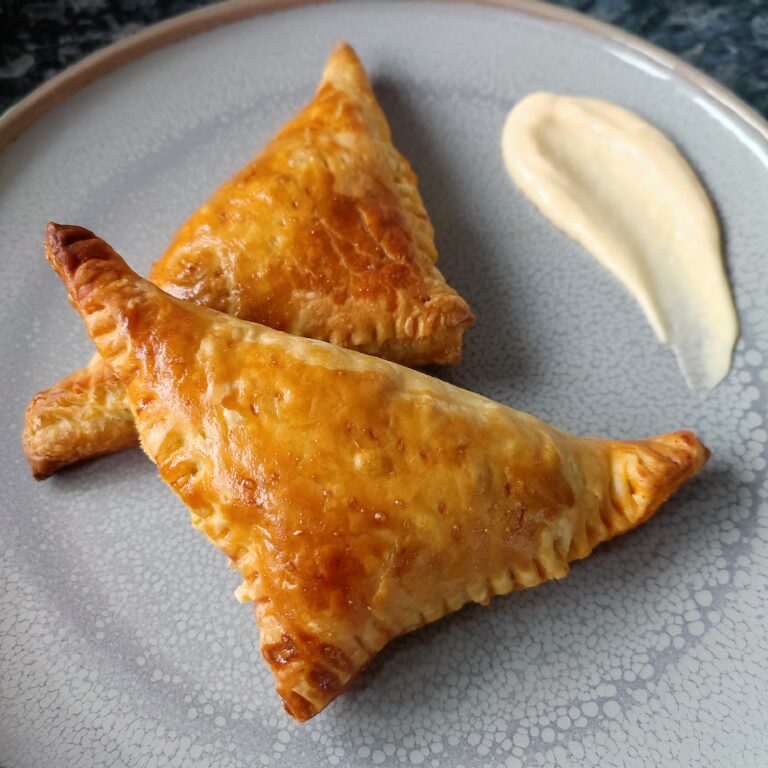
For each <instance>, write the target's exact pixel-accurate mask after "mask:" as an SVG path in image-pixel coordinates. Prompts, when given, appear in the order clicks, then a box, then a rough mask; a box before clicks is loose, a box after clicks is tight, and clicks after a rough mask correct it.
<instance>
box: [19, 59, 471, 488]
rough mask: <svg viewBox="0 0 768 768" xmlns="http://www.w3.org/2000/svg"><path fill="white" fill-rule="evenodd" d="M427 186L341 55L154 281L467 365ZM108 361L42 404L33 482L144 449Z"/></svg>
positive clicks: (312, 333) (374, 348)
mask: <svg viewBox="0 0 768 768" xmlns="http://www.w3.org/2000/svg"><path fill="white" fill-rule="evenodd" d="M436 258H437V254H436V251H435V245H434V232H433V230H432V225H431V223H430V221H429V217H428V215H427V212H426V210H425V208H424V204H423V202H422V199H421V196H420V195H419V192H418V188H417V180H416V175H415V174H414V172H413V170H412V169H411V167H410V165H409V164H408V162H407V161H406V160H405V158H404V157H403V156H402V155H401V154H400V153H399V152H398V151H397V150H396V149H395V147H394V145H393V144H392V140H391V134H390V130H389V126H388V124H387V121H386V118H385V116H384V113H383V112H382V111H381V108H380V107H379V105H378V103H377V101H376V98H375V96H374V93H373V90H372V88H371V85H370V82H369V81H368V77H367V75H366V73H365V70H364V69H363V66H362V64H361V63H360V61H359V60H358V58H357V56H356V55H355V53H354V51H353V50H352V49H351V48H350V47H349V46H347V45H339V46H337V48H336V49H335V51H334V52H333V54H332V55H331V57H330V59H329V61H328V63H327V65H326V67H325V70H324V72H323V76H322V79H321V81H320V85H319V87H318V90H317V93H316V94H315V97H314V98H313V99H312V101H311V102H310V103H309V104H308V105H307V106H306V107H305V108H304V109H303V110H302V111H301V112H299V113H298V115H296V117H294V118H293V119H292V120H291V121H290V122H289V123H287V124H286V125H285V126H284V127H283V128H282V129H281V130H280V132H279V133H278V134H277V135H276V136H275V137H274V138H273V139H272V141H271V142H270V143H269V144H268V145H267V146H266V147H265V148H264V149H263V150H262V151H261V152H260V153H259V154H258V155H257V156H256V157H255V158H254V159H253V160H252V161H251V162H250V163H249V164H248V165H246V166H245V167H244V168H243V169H242V170H241V171H240V172H239V173H237V174H236V175H235V176H234V177H233V178H232V179H230V180H229V181H228V182H226V183H225V184H224V185H223V186H222V187H221V188H220V189H219V190H218V191H217V192H216V193H215V194H214V195H213V197H211V199H210V200H209V201H208V202H207V203H206V204H205V205H203V206H202V207H201V208H200V209H199V210H197V211H196V212H195V213H194V214H193V215H192V216H191V217H190V219H189V220H188V221H187V222H186V223H185V224H184V225H183V226H182V227H181V229H180V230H179V232H178V233H177V235H176V237H175V238H174V240H173V242H172V243H171V245H170V247H169V248H168V250H167V251H166V252H165V254H164V255H163V257H162V258H161V259H160V260H159V261H158V262H157V263H156V264H155V266H154V267H153V268H152V271H151V272H150V276H149V277H150V280H151V281H152V282H154V283H155V284H156V285H158V286H159V287H160V288H162V289H163V290H164V291H166V292H168V293H170V294H172V295H174V296H177V297H179V298H183V299H187V300H189V301H193V302H195V303H198V304H203V305H205V306H209V307H212V308H214V309H218V310H221V311H222V312H227V313H229V314H231V315H235V316H237V317H241V318H244V319H247V320H252V321H254V322H258V323H263V324H265V325H269V326H271V327H273V328H277V329H280V330H285V331H288V332H290V333H294V334H298V335H301V336H309V337H312V338H317V339H322V340H325V341H330V342H333V343H335V344H341V345H343V346H345V347H349V348H351V349H356V350H359V351H361V352H367V353H369V354H373V355H378V356H381V357H385V358H387V359H390V360H394V361H396V362H400V363H403V364H405V365H424V364H428V363H455V362H458V360H459V359H460V357H461V343H462V334H463V332H464V330H465V328H466V327H467V326H468V325H470V324H471V323H472V322H473V320H474V317H473V315H472V312H471V310H470V309H469V307H468V306H467V303H466V302H465V301H464V300H463V299H462V298H461V296H459V295H458V293H456V291H454V290H453V289H452V288H451V287H450V286H448V285H447V284H446V282H445V280H444V278H443V276H442V275H441V274H440V272H439V271H438V269H437V267H436V266H435V260H436ZM132 421H133V420H132V418H131V416H130V412H129V408H128V405H127V402H126V400H125V394H124V390H123V387H122V385H121V383H120V381H119V379H118V378H117V377H115V376H113V375H112V374H111V372H110V371H109V369H108V367H107V366H106V365H105V364H104V363H103V361H99V360H95V361H93V362H92V363H91V364H90V365H89V366H88V368H86V369H83V370H82V371H78V372H75V373H74V374H71V375H70V376H68V377H67V378H65V379H64V380H62V381H61V382H59V383H58V384H57V385H55V386H54V387H52V388H50V389H48V390H44V391H43V392H40V393H39V394H38V395H36V396H35V398H34V399H33V401H32V402H31V403H30V405H29V408H28V410H27V414H26V417H25V427H24V434H23V443H24V447H25V451H26V454H27V457H28V459H29V462H30V466H31V468H32V471H33V474H34V475H35V476H36V477H38V478H43V477H47V476H48V475H50V474H51V473H52V472H54V471H56V470H57V469H58V468H59V467H61V466H65V465H67V464H71V463H73V462H76V461H81V460H83V459H85V458H88V457H90V456H96V455H100V454H103V453H109V452H111V451H114V450H119V449H121V448H124V447H126V446H128V445H132V444H135V441H136V429H135V427H134V425H133V423H132Z"/></svg>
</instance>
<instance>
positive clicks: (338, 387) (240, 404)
mask: <svg viewBox="0 0 768 768" xmlns="http://www.w3.org/2000/svg"><path fill="white" fill-rule="evenodd" d="M47 255H48V259H49V261H50V262H51V264H52V265H53V266H54V268H55V269H56V271H57V272H58V273H59V275H60V276H61V278H62V279H63V281H64V282H65V284H66V286H67V288H68V290H69V295H70V298H71V300H72V302H73V304H74V305H75V307H76V308H77V309H78V311H79V312H80V314H81V315H82V317H83V319H84V320H85V323H86V325H87V328H88V332H89V334H90V335H91V337H92V338H93V340H94V341H95V342H96V345H97V347H98V349H99V351H100V352H101V354H102V355H103V356H104V357H105V359H106V360H107V361H108V362H109V363H110V365H111V366H112V368H113V369H114V371H115V372H116V373H117V375H118V376H119V377H120V379H121V380H122V381H123V382H124V383H125V384H126V386H127V390H128V397H129V401H130V405H131V408H132V410H133V413H134V416H135V418H136V423H137V425H138V429H139V434H140V435H141V442H142V445H143V447H144V450H145V451H146V452H147V453H148V454H149V456H150V457H151V458H152V459H153V460H154V461H155V462H156V464H157V466H158V469H159V470H160V475H161V476H162V478H163V479H164V480H165V481H166V482H167V483H168V484H169V485H170V486H171V488H173V490H174V491H175V492H176V493H177V494H178V495H179V496H180V497H181V499H182V500H183V501H184V502H185V504H186V505H187V506H188V507H189V510H190V512H191V515H192V520H193V522H194V524H195V526H197V527H198V528H199V529H200V530H202V531H203V532H204V533H205V534H206V535H207V536H208V538H210V540H211V541H212V542H213V543H214V544H216V545H217V546H218V547H219V548H220V549H221V550H223V551H224V552H225V553H226V554H227V555H228V556H229V557H230V558H231V559H232V562H233V564H234V566H235V567H236V568H237V570H238V571H239V572H240V574H241V575H242V577H243V585H242V587H241V588H240V590H239V594H240V596H241V597H242V598H244V599H247V598H250V599H251V600H253V602H254V604H255V610H256V618H257V621H258V624H259V627H260V629H261V648H262V652H263V654H264V657H265V658H266V660H267V661H268V663H269V665H270V667H271V668H272V671H273V673H274V675H275V678H276V680H277V690H278V692H279V693H280V695H281V696H282V698H283V701H284V702H285V706H286V709H287V710H288V712H290V714H291V715H293V716H294V717H295V718H297V719H299V720H306V719H307V718H310V717H312V716H313V715H315V714H317V713H318V712H319V711H320V710H321V709H323V707H325V706H326V705H327V704H328V703H329V702H330V701H332V700H333V699H334V698H335V697H336V696H338V695H339V693H341V692H342V691H343V690H344V689H345V688H346V687H347V686H349V684H350V682H351V681H352V680H353V679H354V677H355V675H356V674H357V673H358V672H359V671H360V670H361V669H362V668H363V667H364V666H365V665H366V664H367V663H368V662H369V661H370V659H371V657H372V656H373V655H374V654H375V653H376V652H377V651H378V650H379V649H380V648H381V647H382V646H383V645H384V644H385V643H386V642H387V641H388V640H390V639H392V638H393V637H395V636H397V635H399V634H401V633H403V632H408V631H410V630H412V629H415V628H416V627H418V626H420V625H422V624H425V623H427V622H430V621H435V620H436V619H438V618H440V617H441V616H443V615H444V614H446V613H448V612H450V611H455V610H456V609H458V608H459V607H460V606H462V605H463V604H464V603H466V602H468V601H471V600H474V601H477V602H480V603H486V602H487V601H488V600H489V599H490V598H491V597H492V596H493V595H499V594H503V593H505V592H509V591H511V590H514V589H520V588H523V587H530V586H533V585H535V584H539V583H540V582H542V581H544V580H545V579H551V578H560V577H562V576H564V575H565V574H566V573H567V571H568V562H569V561H570V560H574V559H578V558H581V557H585V556H586V555H588V554H589V552H590V551H591V550H592V549H593V548H594V547H595V546H596V545H597V544H599V543H600V542H603V541H606V540H607V539H610V538H611V537H612V536H615V535H616V534H618V533H622V532H624V531H627V530H629V529H630V528H633V527H634V526H636V525H638V524H639V523H641V522H643V521H644V520H646V519H647V518H648V517H649V516H650V515H652V514H653V513H654V512H655V510H656V509H657V508H658V506H659V505H660V504H661V503H662V502H663V501H664V500H665V499H666V498H667V497H668V496H669V495H670V494H671V493H672V492H673V491H675V490H676V489H677V488H678V486H679V485H680V484H681V483H683V482H684V481H685V480H687V479H688V478H689V477H691V475H693V474H694V473H696V472H697V471H698V470H699V468H700V467H701V466H702V464H703V463H704V461H706V458H707V456H708V451H707V449H706V448H704V446H703V445H702V444H701V443H700V442H699V441H698V440H697V438H696V437H695V436H694V435H693V434H691V433H690V432H675V433H672V434H668V435H662V436H660V437H654V438H650V439H648V440H640V441H636V442H634V441H633V442H621V441H614V440H598V439H594V438H586V437H573V436H571V435H567V434H564V433H562V432H559V431H557V430H556V429H554V428H552V427H550V426H548V425H546V424H544V423H542V422H541V421H539V420H537V419H535V418H534V417H533V416H528V415H527V414H524V413H520V412H517V411H513V410H511V409H509V408H506V407H504V406H502V405H499V404H497V403H494V402H492V401H490V400H487V399H485V398H483V397H480V396H479V395H475V394H472V393H471V392H467V391H464V390H461V389H458V388H457V387H454V386H451V385H450V384H446V383H444V382H442V381H439V380H438V379H434V378H431V377H429V376H426V375H424V374H422V373H418V372H415V371H412V370H409V369H407V368H403V367H401V366H399V365H395V364H393V363H390V362H387V361H384V360H379V359H377V358H373V357H369V356H367V355H361V354H360V353H358V352H353V351H350V350H347V349H343V348H342V347H338V346H334V345H331V344H326V343H323V342H319V341H312V340H309V339H305V338H301V337H298V336H291V335H288V334H285V333H281V332H279V331H274V330H272V329H269V328H266V327H265V326H261V325H256V324H253V323H247V322H244V321H242V320H237V319H235V318H233V317H231V316H229V315H225V314H221V313H217V312H214V311H213V310H210V309H205V308H202V307H199V306H195V305H193V304H190V303H187V302H183V301H180V300H178V299H174V298H171V297H170V296H167V295H166V294H164V293H162V292H161V291H160V290H159V289H158V288H156V287H155V286H153V285H152V284H151V283H149V282H146V281H145V280H142V279H141V278H140V277H138V276H137V275H136V274H134V273H133V272H131V270H130V269H129V268H128V267H127V266H126V264H125V262H124V261H123V260H122V259H121V258H120V257H119V256H118V255H117V254H116V253H115V252H114V251H113V250H112V249H111V248H110V247H109V246H108V245H107V244H106V243H104V241H103V240H100V239H98V238H95V237H94V235H93V234H92V233H91V232H89V231H88V230H85V229H82V228H79V227H60V226H56V225H50V228H49V235H48V240H47Z"/></svg>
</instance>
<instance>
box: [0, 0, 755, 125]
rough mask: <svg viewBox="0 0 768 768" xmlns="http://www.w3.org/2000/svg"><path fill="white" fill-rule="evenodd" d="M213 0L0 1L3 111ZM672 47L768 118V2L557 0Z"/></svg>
mask: <svg viewBox="0 0 768 768" xmlns="http://www.w3.org/2000/svg"><path fill="white" fill-rule="evenodd" d="M210 2H211V0H0V111H3V110H5V109H7V108H8V107H9V106H11V105H12V104H14V103H15V102H16V101H18V100H19V99H20V98H22V97H23V96H25V95H26V94H27V93H29V91H31V90H32V89H33V88H35V86H37V85H39V84H40V83H41V82H42V81H44V80H46V79H47V78H49V77H51V76H52V75H54V74H55V73H56V72H58V71H60V70H62V69H64V68H65V67H66V66H68V65H69V64H72V63H74V62H76V61H78V60H79V59H81V58H82V57H83V56H85V55H86V54H88V53H90V52H91V51H94V50H95V49H97V48H100V47H102V46H104V45H107V44H108V43H111V42H112V41H114V40H117V39H118V38H121V37H124V36H126V35H128V34H131V33H132V32H135V31H136V30H138V29H141V28H142V27H144V26H146V25H148V24H152V23H154V22H156V21H160V20H162V19H165V18H168V17H170V16H173V15H176V14H178V13H182V12H183V11H186V10H191V9H193V8H199V7H201V6H203V5H208V4H210ZM556 4H558V5H564V6H567V7H569V8H573V9H575V10H579V11H582V12H583V13H586V14H588V15H590V16H594V17H596V18H599V19H602V20H603V21H607V22H610V23H611V24H615V25H616V26H618V27H622V28H623V29H625V30H627V31H629V32H633V33H634V34H636V35H639V36H640V37H643V38H645V39H647V40H650V41H651V42H653V43H656V45H659V46H661V47H662V48H666V49H667V50H668V51H671V52H673V53H676V54H677V55H679V56H681V57H682V58H683V59H685V60H686V61H688V62H690V63H691V64H693V65H694V66H696V67H698V68H699V69H701V70H703V71H704V72H706V73H707V74H709V75H711V76H712V77H714V78H715V79H717V80H719V81H720V82H721V83H723V84H724V85H725V86H727V87H728V88H730V89H731V90H733V91H735V92H736V93H737V94H738V95H739V96H741V97H742V98H743V99H744V100H745V101H747V102H748V103H749V104H751V105H752V106H753V107H755V108H756V109H757V110H758V111H760V112H761V113H762V114H763V115H765V116H767V117H768V0H731V1H730V2H722V1H721V0H558V1H557V3H556Z"/></svg>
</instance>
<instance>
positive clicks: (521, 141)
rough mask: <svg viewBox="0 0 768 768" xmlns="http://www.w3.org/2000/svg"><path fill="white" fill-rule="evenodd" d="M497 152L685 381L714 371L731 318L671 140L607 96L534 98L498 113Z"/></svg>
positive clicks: (708, 207) (708, 226)
mask: <svg viewBox="0 0 768 768" xmlns="http://www.w3.org/2000/svg"><path fill="white" fill-rule="evenodd" d="M502 151H503V154H504V160H505V163H506V166H507V169H508V171H509V173H510V175H511V176H512V178H513V179H514V181H515V183H516V184H517V185H518V187H520V189H521V190H522V191H523V193H524V194H525V195H526V196H527V197H528V198H529V199H530V200H531V201H532V202H533V203H534V204H535V205H536V206H537V207H538V208H539V210H540V211H541V212H542V213H543V214H544V215H545V216H546V217H547V218H548V219H549V220H550V221H551V222H552V223H553V224H554V225H555V226H556V227H558V228H560V229H561V230H563V232H565V233H566V234H568V235H570V236H571V237H572V238H574V239H575V240H577V241H578V242H579V243H581V245H583V246H584V248H586V249H587V250H588V251H589V252H590V253H591V254H592V255H593V256H594V257H595V258H596V259H597V260H598V261H599V262H600V264H602V265H603V266H604V267H605V268H606V269H608V270H609V271H610V272H611V273H612V274H613V275H614V276H615V277H617V278H618V279H619V280H620V281H621V282H622V283H623V284H624V285H625V286H626V287H627V288H628V289H629V291H630V292H631V293H632V294H633V295H634V296H635V298H636V299H637V301H638V302H639V303H640V306H641V307H642V308H643V311H644V312H645V314H646V317H647V318H648V321H649V322H650V324H651V326H652V327H653V330H654V331H655V332H656V335H657V336H658V338H659V340H660V341H661V342H662V343H664V344H669V345H671V346H672V348H673V349H674V351H675V353H676V355H677V358H678V360H679V362H680V366H681V368H682V369H683V372H684V374H685V376H686V379H687V381H688V383H689V384H690V386H691V387H692V388H693V389H695V390H697V391H699V392H701V393H706V392H708V391H709V390H711V389H712V388H713V387H714V386H715V385H716V384H717V383H718V382H719V381H721V380H722V379H723V378H725V376H726V374H727V373H728V370H729V368H730V366H731V355H732V353H733V347H734V344H735V343H736V338H737V336H738V319H737V316H736V309H735V307H734V304H733V299H732V297H731V291H730V287H729V285H728V279H727V277H726V274H725V268H724V265H723V256H722V251H721V243H720V230H719V227H718V223H717V217H716V215H715V211H714V209H713V207H712V203H711V202H710V200H709V197H708V196H707V193H706V192H705V191H704V188H703V186H702V185H701V182H700V181H699V179H698V177H697V176H696V174H695V172H694V171H693V169H692V168H691V166H690V165H688V163H687V162H686V161H685V160H684V159H683V157H682V155H681V154H680V153H679V152H678V150H677V149H676V148H675V146H674V145H673V144H672V142H671V141H669V139H667V138H666V137H665V136H664V135H663V134H662V133H661V132H660V131H659V130H657V129H656V128H654V127H653V126H652V125H650V124H649V123H647V122H646V121H645V120H643V119H641V118H640V117H638V116H637V115H636V114H634V113H633V112H630V111H629V110H627V109H623V108H621V107H617V106H616V105H614V104H611V103H609V102H606V101H602V100H599V99H585V98H576V97H572V96H558V95H556V94H552V93H534V94H531V95H530V96H527V97H526V98H524V99H523V100H522V101H520V102H519V103H518V104H517V105H516V106H515V107H514V109H513V110H512V111H511V112H510V113H509V116H508V118H507V121H506V123H505V125H504V131H503V135H502Z"/></svg>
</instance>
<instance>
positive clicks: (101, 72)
mask: <svg viewBox="0 0 768 768" xmlns="http://www.w3.org/2000/svg"><path fill="white" fill-rule="evenodd" d="M332 1H333V0H225V1H224V2H221V3H214V4H213V5H208V6H205V7H203V8H198V9H196V10H192V11H187V12H185V13H181V14H179V15H177V16H173V17H171V18H170V19H165V20H164V21H160V22H158V23H156V24H150V25H149V26H148V27H145V28H144V29H141V30H139V31H138V32H135V33H133V34H131V35H128V36H127V37H124V38H122V39H121V40H117V41H115V42H113V43H111V44H109V45H107V46H105V47H104V48H100V49H99V50H97V51H95V52H93V53H91V54H89V55H87V56H86V57H85V58H83V59H81V60H80V61H78V62H76V63H75V64H72V65H71V66H69V67H67V68H66V69H64V70H62V71H61V72H59V73H58V74H56V75H54V76H53V77H52V78H50V79H49V80H46V81H45V82H43V83H42V84H40V85H39V86H37V88H35V89H34V90H33V91H31V92H30V93H29V94H27V95H26V96H25V97H24V98H22V99H21V101H19V102H17V103H16V104H14V105H12V106H11V107H9V108H8V109H7V110H6V111H5V112H4V113H3V114H2V115H0V152H2V151H3V150H4V149H6V148H7V147H8V146H9V145H10V144H11V143H12V142H13V141H14V139H16V138H18V137H19V136H21V134H22V133H23V132H24V131H25V130H26V129H27V128H29V127H30V126H31V125H33V124H34V123H35V122H36V121H37V120H38V119H39V118H41V117H43V116H44V115H45V114H46V113H47V112H49V111H50V110H51V109H53V107H55V106H56V105H58V104H60V103H61V102H63V101H65V100H66V99H67V98H69V97H70V96H73V95H74V94H75V93H77V92H78V91H79V90H81V89H82V88H84V87H85V86H86V85H89V84H90V83H92V82H94V81H95V80H98V79H99V78H101V77H103V76H105V75H108V74H109V73H111V72H113V71H114V70H116V69H119V68H120V67H121V66H123V65H124V64H128V63H129V62H131V61H133V60H134V59H138V58H140V57H141V56H143V55H145V54H147V53H152V52H153V51H156V50H159V49H161V48H164V47H165V46H167V45H171V44H172V43H175V42H178V41H180V40H183V39H185V38H187V37H192V36H194V35H197V34H200V33H201V32H206V31H208V30H211V29H214V28H216V27H219V26H223V25H225V24H233V23H235V22H238V21H242V20H244V19H248V18H252V17H255V16H261V15H265V14H269V13H278V12H281V11H285V10H289V9H292V8H299V7H303V6H313V5H325V4H328V3H330V2H332ZM398 2H401V3H414V2H415V3H424V4H426V3H432V2H435V3H436V2H447V3H450V4H452V5H470V6H471V5H479V6H490V7H495V8H502V9H507V10H511V11H515V12H517V13H519V14H522V15H524V16H529V17H532V18H536V19H542V20H544V21H551V22H555V23H561V24H564V25H565V26H568V27H573V28H576V29H578V30H581V31H583V32H587V33H588V34H593V35H595V36H597V37H599V38H602V39H604V40H607V41H609V42H611V43H614V44H617V45H620V46H623V47H625V48H628V49H630V50H632V51H633V52H634V53H636V54H638V55H640V56H641V57H644V58H645V59H648V60H650V62H651V63H653V64H655V65H656V66H660V67H661V68H662V69H665V70H667V71H668V72H670V73H671V74H672V75H674V76H675V77H677V78H678V79H680V80H683V81H685V82H687V83H688V84H689V85H691V86H693V87H694V88H696V89H697V90H699V91H703V92H704V93H705V94H706V95H707V96H709V97H710V98H711V99H712V100H714V101H715V102H717V104H718V105H719V106H720V107H721V108H723V109H724V110H725V111H726V112H727V113H728V114H729V115H730V116H731V117H732V118H734V119H735V120H737V121H738V122H739V123H740V124H741V125H742V126H743V127H746V128H748V129H749V130H751V131H752V132H753V133H756V134H757V135H758V137H759V138H760V139H762V141H763V142H764V144H765V146H766V149H767V150H768V120H766V119H765V118H764V117H763V116H762V115H760V113H759V112H757V111H756V110H755V109H754V108H753V107H751V106H750V105H749V104H747V103H746V102H745V101H744V100H743V99H741V98H740V97H739V96H737V95H736V94H734V93H733V92H732V91H731V90H729V89H728V88H727V87H725V86H724V85H721V84H720V83H719V82H717V81H716V80H715V79H713V78H712V77H710V76H709V75H706V74H704V73H703V72H702V71H701V70H699V69H697V68H696V67H694V66H693V65H691V64H688V63H687V62H685V61H683V59H681V58H679V57H678V56H676V55H675V54H673V53H669V52H668V51H665V50H664V49H663V48H660V47H658V46H656V45H654V44H653V43H650V42H648V41H646V40H644V39H643V38H641V37H638V36H637V35H634V34H632V33H630V32H625V31H624V30H622V29H619V28H618V27H615V26H613V25H612V24H608V23H607V22H604V21H600V20H598V19H594V18H592V17H590V16H586V15H584V14H582V13H579V12H578V11H574V10H571V9H570V8H563V7H561V6H555V5H550V4H549V3H545V2H541V1H540V0H398ZM350 4H352V2H350Z"/></svg>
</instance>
